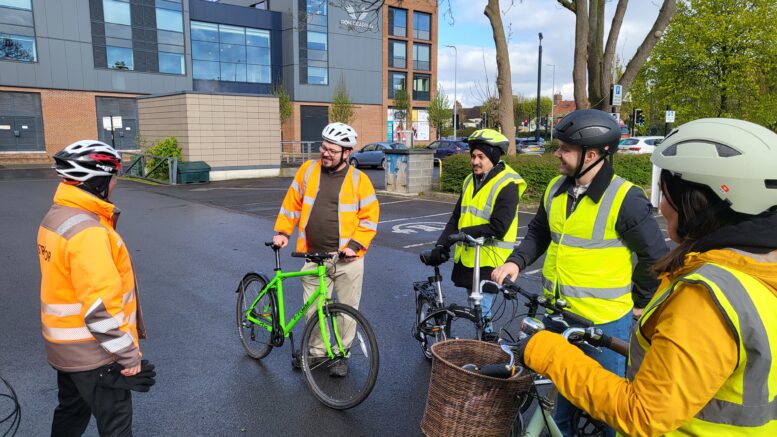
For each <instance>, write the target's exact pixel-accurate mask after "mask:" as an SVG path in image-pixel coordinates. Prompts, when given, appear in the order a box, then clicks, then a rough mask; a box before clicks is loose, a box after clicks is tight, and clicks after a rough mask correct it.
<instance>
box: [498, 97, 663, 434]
mask: <svg viewBox="0 0 777 437" xmlns="http://www.w3.org/2000/svg"><path fill="white" fill-rule="evenodd" d="M554 135H555V136H556V138H558V140H559V147H558V149H557V150H556V151H555V152H554V155H555V156H556V158H558V160H559V171H560V173H561V175H560V176H558V177H556V178H555V179H553V180H552V181H551V182H550V183H549V184H548V187H547V189H546V190H545V195H544V197H543V200H542V203H541V204H540V207H539V210H538V211H537V215H536V216H535V217H534V219H533V220H532V222H531V223H530V224H529V230H528V233H527V235H526V237H525V238H524V239H523V241H521V244H520V245H519V246H518V248H516V250H515V251H514V252H513V253H512V254H511V255H510V257H509V258H508V259H507V262H506V263H505V264H504V265H502V266H500V267H498V268H496V269H495V270H494V272H493V274H492V279H493V280H494V281H497V282H499V283H501V282H502V281H503V280H504V279H505V278H506V277H510V278H511V279H512V280H516V278H517V276H518V273H519V272H520V271H521V270H523V269H524V268H526V266H528V265H530V264H532V263H533V262H534V261H535V260H537V259H538V258H539V257H540V256H541V255H542V254H543V253H546V256H545V263H544V266H543V269H542V283H543V289H544V293H545V295H546V296H547V297H549V298H551V299H560V298H563V299H565V300H566V301H567V304H568V305H569V306H570V308H569V310H570V311H571V312H573V313H575V314H578V315H580V316H582V317H585V318H586V319H589V320H591V321H593V322H594V323H595V324H596V325H597V326H598V327H600V328H602V330H603V331H604V332H605V334H607V335H610V336H612V337H618V338H621V339H624V340H625V339H628V335H629V334H628V331H629V328H630V325H631V320H632V317H637V316H639V314H641V312H642V309H643V308H644V307H645V305H646V304H647V303H648V302H649V301H650V298H651V297H652V296H653V294H654V293H655V291H656V288H657V286H658V280H657V279H656V277H655V275H654V274H653V273H652V272H651V268H652V265H653V263H655V261H656V260H658V259H659V258H661V257H662V256H663V255H664V254H665V253H666V252H667V251H668V249H667V247H666V243H665V242H664V237H663V235H662V234H661V231H660V229H659V228H658V224H657V223H656V220H655V218H654V217H653V211H652V206H651V204H650V202H649V201H648V199H647V198H646V197H645V193H644V191H643V190H642V189H641V188H640V187H637V186H634V185H633V184H632V183H630V182H628V181H626V180H625V179H623V178H621V177H620V176H617V175H615V173H614V171H613V168H612V165H611V164H610V163H609V162H608V161H607V160H606V158H607V157H608V156H609V155H610V154H614V153H615V151H616V150H617V148H618V142H619V140H620V128H619V126H618V123H617V122H616V121H615V120H614V119H613V118H612V117H611V116H610V114H608V113H606V112H603V111H599V110H596V109H582V110H578V111H575V112H572V113H571V114H569V115H567V116H566V117H564V118H563V119H562V120H561V121H560V122H559V123H558V124H557V125H556V127H555V129H554ZM633 255H636V266H634V265H633V263H632V257H633ZM547 322H548V326H549V327H551V329H553V328H554V326H553V323H552V322H551V321H550V320H549V319H548V320H547ZM555 328H557V329H560V327H558V326H555ZM586 353H587V354H588V355H590V356H592V357H594V358H595V359H596V360H597V361H599V363H600V364H602V366H604V367H605V368H607V369H609V370H610V371H611V372H614V373H617V374H618V375H621V376H622V375H623V374H624V371H625V366H626V362H625V358H623V357H622V356H620V355H618V354H616V353H615V352H612V351H609V350H602V351H596V350H594V349H589V350H586ZM574 410H575V407H574V406H573V405H572V404H571V403H569V402H568V401H566V400H565V399H563V398H560V399H559V402H558V404H557V410H556V414H555V419H556V423H557V424H558V425H559V427H560V428H561V430H562V433H563V434H564V435H565V436H569V435H573V434H574V426H573V424H572V416H573V414H574ZM613 434H614V432H613V431H612V430H611V429H608V435H613Z"/></svg>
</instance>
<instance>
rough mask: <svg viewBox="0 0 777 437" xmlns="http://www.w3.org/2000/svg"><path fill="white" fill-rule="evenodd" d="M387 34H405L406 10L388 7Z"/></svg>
mask: <svg viewBox="0 0 777 437" xmlns="http://www.w3.org/2000/svg"><path fill="white" fill-rule="evenodd" d="M389 35H394V36H407V10H405V9H398V8H389Z"/></svg>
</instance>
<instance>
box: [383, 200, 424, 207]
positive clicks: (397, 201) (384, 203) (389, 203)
mask: <svg viewBox="0 0 777 437" xmlns="http://www.w3.org/2000/svg"><path fill="white" fill-rule="evenodd" d="M415 200H416V199H412V200H394V201H392V202H380V206H383V205H391V204H393V203H405V202H415Z"/></svg>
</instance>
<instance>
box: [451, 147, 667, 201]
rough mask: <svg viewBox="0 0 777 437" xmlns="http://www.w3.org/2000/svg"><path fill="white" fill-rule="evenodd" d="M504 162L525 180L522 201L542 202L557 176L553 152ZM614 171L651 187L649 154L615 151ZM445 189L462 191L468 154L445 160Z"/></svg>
mask: <svg viewBox="0 0 777 437" xmlns="http://www.w3.org/2000/svg"><path fill="white" fill-rule="evenodd" d="M504 160H505V162H506V163H507V164H508V165H509V166H510V167H512V168H513V169H515V171H517V172H518V173H519V174H520V175H521V177H523V179H524V180H525V181H526V184H527V186H526V191H525V192H524V194H523V197H522V198H521V202H522V203H526V202H539V201H540V199H542V195H543V194H544V193H545V188H546V187H547V186H548V183H549V182H550V181H551V180H552V179H553V178H554V177H556V176H558V174H559V173H558V170H559V164H558V159H557V158H556V157H554V156H553V155H552V154H549V153H545V154H543V155H513V156H507V157H504ZM614 167H615V173H616V174H618V175H620V176H622V177H623V178H625V179H626V180H628V181H630V182H632V183H634V184H635V185H638V186H642V187H643V188H648V187H649V186H650V182H651V177H652V164H651V163H650V155H616V156H615V163H614ZM442 169H443V171H442V180H441V189H442V191H446V192H451V193H457V194H458V193H461V187H462V184H463V183H464V178H466V177H467V175H469V174H470V173H471V172H472V169H471V167H470V163H469V154H466V153H463V154H459V155H451V156H449V157H447V158H445V159H444V160H443V162H442Z"/></svg>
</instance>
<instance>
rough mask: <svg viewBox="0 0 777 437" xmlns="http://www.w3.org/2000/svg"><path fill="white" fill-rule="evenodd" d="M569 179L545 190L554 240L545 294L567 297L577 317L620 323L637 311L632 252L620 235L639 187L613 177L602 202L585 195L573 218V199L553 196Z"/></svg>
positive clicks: (544, 273)
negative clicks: (618, 226)
mask: <svg viewBox="0 0 777 437" xmlns="http://www.w3.org/2000/svg"><path fill="white" fill-rule="evenodd" d="M565 179H566V177H562V176H557V177H556V178H555V179H553V180H552V181H551V182H550V184H548V188H547V189H546V190H545V197H544V202H545V209H546V211H547V213H548V224H549V225H550V235H551V242H550V245H549V246H548V251H547V253H546V255H545V264H544V266H543V268H542V285H543V288H544V292H545V295H546V296H547V297H548V298H551V299H554V298H555V299H557V298H559V297H563V298H564V299H566V301H567V304H569V306H570V308H569V310H570V311H571V312H573V313H575V314H578V315H580V316H583V317H585V318H586V319H589V320H591V321H592V322H594V323H596V324H602V323H608V322H612V321H615V320H618V319H620V318H621V317H623V316H624V315H626V313H628V312H629V311H630V310H631V308H632V307H633V306H634V303H633V301H632V298H631V274H632V262H631V251H630V250H629V249H628V248H627V247H626V246H625V245H624V244H623V241H622V240H621V239H620V237H619V236H618V233H617V232H616V231H615V222H616V221H617V220H618V212H619V211H620V209H621V205H623V199H624V198H625V197H626V193H628V191H629V189H631V187H632V186H633V185H632V184H631V183H630V182H628V181H626V180H625V179H623V178H621V177H620V176H613V178H612V180H611V181H610V185H609V186H608V187H607V190H605V192H604V194H603V195H602V198H601V199H600V200H599V203H594V201H593V200H591V198H590V197H589V196H583V197H582V199H581V200H580V201H579V204H578V205H577V207H576V208H575V210H574V211H573V212H572V214H570V215H569V217H568V218H567V202H568V199H569V196H567V195H566V194H562V195H559V196H554V195H553V194H554V193H555V192H556V191H557V190H558V188H559V187H560V186H561V184H562V183H563V182H564V180H565Z"/></svg>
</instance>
